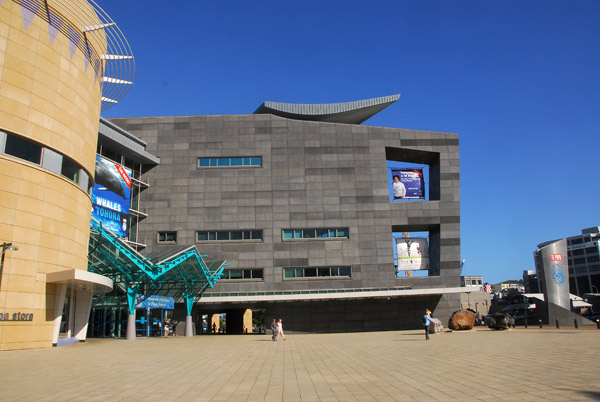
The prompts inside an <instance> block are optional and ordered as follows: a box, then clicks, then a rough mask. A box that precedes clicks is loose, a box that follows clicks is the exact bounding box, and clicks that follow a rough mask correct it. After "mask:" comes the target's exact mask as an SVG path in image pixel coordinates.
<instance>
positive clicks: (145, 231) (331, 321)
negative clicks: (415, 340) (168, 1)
mask: <svg viewBox="0 0 600 402" xmlns="http://www.w3.org/2000/svg"><path fill="white" fill-rule="evenodd" d="M0 23H1V24H2V25H0V28H1V29H0V37H1V38H2V44H3V47H2V48H1V49H0V65H1V67H2V68H1V69H0V116H1V117H2V119H0V120H1V121H2V123H1V124H0V182H1V183H2V186H0V242H1V252H2V254H1V259H0V350H9V349H23V348H37V347H49V346H51V345H54V346H56V345H60V344H61V341H63V344H67V343H64V341H65V340H73V341H83V340H85V339H86V337H87V336H125V335H126V336H127V337H128V339H132V337H133V338H135V336H140V333H139V331H147V333H150V327H149V326H148V324H146V327H145V328H142V329H140V328H138V327H139V326H140V324H139V322H136V321H144V319H145V320H146V321H148V320H151V319H154V318H152V317H150V315H148V316H147V317H145V318H143V317H141V318H142V319H141V320H137V318H140V317H138V315H136V314H139V312H137V311H136V309H137V307H136V297H140V296H141V297H149V296H153V295H157V296H165V297H167V298H169V297H170V298H172V299H173V300H174V301H175V318H177V319H178V320H180V321H183V320H184V319H185V334H186V335H191V334H192V326H194V328H193V329H194V330H195V333H199V332H201V331H202V330H203V320H204V317H207V316H208V317H210V321H211V322H212V323H217V324H218V323H219V320H218V317H219V316H221V315H222V314H223V313H225V314H226V315H227V332H229V333H232V332H233V333H240V332H242V331H244V332H245V331H247V330H248V329H249V326H251V325H252V324H251V314H252V312H255V313H256V312H261V313H263V314H264V316H265V317H267V318H271V317H282V318H283V319H284V320H285V322H286V329H287V330H291V331H319V332H332V331H362V330H392V329H404V328H415V327H417V326H418V325H419V322H420V319H419V317H420V316H421V315H422V313H423V311H424V310H425V308H429V309H430V310H433V311H434V316H436V317H438V318H440V319H442V321H445V320H446V319H447V318H448V317H449V316H450V314H451V313H452V312H453V311H454V310H456V309H458V308H459V305H460V293H461V292H462V291H464V288H461V287H460V197H459V196H460V193H459V188H460V186H459V156H458V136H457V135H456V134H448V133H437V132H426V131H415V130H404V129H395V128H386V127H371V126H367V125H363V124H362V123H363V122H364V121H365V120H367V119H369V118H370V117H372V116H373V115H374V114H375V113H377V112H379V111H381V110H382V109H384V108H386V107H388V106H390V105H391V104H393V103H394V102H396V101H397V100H398V98H399V96H398V95H393V96H386V97H381V98H374V99H368V100H363V101H356V102H347V103H338V104H325V105H324V104H313V105H297V104H283V103H274V102H265V103H263V104H262V105H261V106H260V107H259V108H258V109H257V110H256V111H255V112H254V113H253V114H248V115H229V116H185V117H146V118H139V117H131V118H123V119H112V120H111V121H108V120H105V119H101V118H100V112H101V111H102V110H106V109H107V108H109V107H111V106H112V105H114V104H116V103H117V102H118V101H119V100H120V99H121V98H122V97H123V96H124V95H125V94H126V93H127V90H128V88H129V87H130V86H131V83H132V80H133V71H134V65H133V56H132V53H131V49H130V48H129V45H128V44H127V41H126V40H125V38H124V37H123V36H122V33H121V32H120V30H119V29H118V27H117V26H116V24H115V23H114V22H113V21H112V20H111V19H110V17H109V16H108V15H106V13H104V11H103V10H102V9H100V8H99V7H98V6H97V5H96V4H95V3H94V2H91V1H90V2H88V1H60V0H55V1H38V0H27V1H17V0H6V1H0ZM155 155H156V156H155ZM159 157H160V158H159ZM99 165H108V166H112V167H113V168H115V169H116V170H117V171H118V172H120V173H121V174H122V177H123V179H124V180H125V181H127V183H128V187H129V192H130V194H129V196H130V198H129V199H127V201H126V203H127V204H129V205H128V207H127V209H128V214H126V215H123V216H121V215H119V218H120V219H121V225H122V229H123V231H122V232H121V233H119V231H118V226H119V225H116V229H117V230H116V232H115V231H114V230H113V231H111V230H109V229H110V228H108V227H106V226H103V224H102V223H99V222H98V221H96V220H95V219H94V218H93V216H92V211H93V210H94V209H95V208H96V204H95V202H96V201H97V197H96V195H95V194H94V187H97V186H98V184H99V183H101V182H102V181H103V180H104V179H105V178H103V177H102V175H99V174H98V171H97V169H98V166H99ZM399 166H400V167H405V168H406V169H405V170H406V171H409V170H410V171H413V170H414V172H413V173H414V174H416V175H417V176H419V175H420V176H425V177H423V180H422V182H423V184H422V185H419V186H418V187H419V189H420V190H422V194H421V195H417V196H414V197H405V196H404V195H403V196H401V197H395V196H393V194H392V193H393V191H392V180H393V179H392V176H393V172H394V170H393V168H398V167H399ZM415 172H416V173H415ZM423 173H424V174H423ZM104 183H105V184H103V186H104V187H102V188H101V189H100V190H101V191H105V190H107V188H106V187H111V185H110V184H111V183H108V184H106V182H104ZM124 199H125V198H124ZM107 205H112V204H110V202H109V204H107ZM124 205H125V204H124ZM111 214H112V213H111ZM113 215H115V214H113ZM115 216H116V215H115ZM90 222H91V228H90ZM399 234H400V235H399ZM399 236H401V239H400V240H398V238H399ZM394 242H395V243H394ZM402 245H404V247H405V250H408V256H409V259H411V261H412V260H414V259H415V258H416V253H419V260H421V255H420V253H421V251H425V249H427V251H428V253H427V256H426V260H427V264H426V266H425V265H423V266H422V268H418V269H419V270H420V271H419V272H420V273H421V275H412V273H413V272H416V271H410V269H413V268H410V269H409V270H402V267H401V266H400V265H401V264H400V263H399V262H400V261H401V262H402V263H404V262H406V261H405V260H404V259H405V258H406V257H405V256H403V257H400V256H399V252H400V249H401V246H402ZM411 245H412V246H414V247H413V248H412V250H413V251H414V252H413V255H412V257H411V256H410V250H411V247H412V246H411ZM207 255H208V256H210V258H211V259H213V260H212V261H204V257H206V256H207ZM423 256H424V254H423ZM423 260H425V258H423ZM403 266H404V265H403ZM175 268H176V269H175ZM422 274H424V275H422ZM217 281H218V282H217ZM103 294H105V295H107V297H102V296H101V295H103ZM148 311H150V309H148ZM164 314H165V313H164V312H162V313H161V315H160V317H164ZM89 323H91V324H92V325H89ZM108 323H111V324H108ZM180 328H181V327H180ZM142 335H143V334H142Z"/></svg>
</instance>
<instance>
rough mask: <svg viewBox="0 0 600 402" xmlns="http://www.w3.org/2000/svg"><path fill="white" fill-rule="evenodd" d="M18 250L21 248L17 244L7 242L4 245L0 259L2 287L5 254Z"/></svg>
mask: <svg viewBox="0 0 600 402" xmlns="http://www.w3.org/2000/svg"><path fill="white" fill-rule="evenodd" d="M18 249H19V246H17V245H16V244H12V243H6V242H4V243H2V257H0V287H1V286H2V269H3V268H4V254H5V253H6V252H7V251H8V250H14V251H17V250H18Z"/></svg>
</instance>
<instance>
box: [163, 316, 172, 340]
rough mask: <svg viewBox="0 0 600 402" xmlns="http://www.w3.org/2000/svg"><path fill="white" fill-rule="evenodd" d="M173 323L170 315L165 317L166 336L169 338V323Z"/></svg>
mask: <svg viewBox="0 0 600 402" xmlns="http://www.w3.org/2000/svg"><path fill="white" fill-rule="evenodd" d="M170 324H171V320H170V319H169V317H165V327H164V331H165V333H164V337H165V338H168V337H169V329H170V328H169V325H170Z"/></svg>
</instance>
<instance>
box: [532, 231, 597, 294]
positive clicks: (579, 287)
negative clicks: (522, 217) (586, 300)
mask: <svg viewBox="0 0 600 402" xmlns="http://www.w3.org/2000/svg"><path fill="white" fill-rule="evenodd" d="M553 242H554V240H552V241H547V242H544V243H541V244H539V245H538V248H542V247H544V246H545V245H547V244H550V243H553ZM599 242H600V227H599V226H594V227H591V228H587V229H582V230H581V235H577V236H571V237H567V257H568V259H567V263H568V277H569V282H568V283H569V292H570V293H572V294H575V295H578V296H583V295H584V294H585V293H598V289H600V246H599ZM534 261H535V267H536V274H534V275H535V277H534V276H533V275H532V274H531V273H530V272H529V271H528V272H527V275H526V274H525V273H524V274H523V279H524V280H526V281H527V282H530V286H532V285H533V282H537V286H538V289H539V290H540V291H542V290H543V285H542V281H541V280H540V278H539V272H541V266H540V261H539V259H538V258H534Z"/></svg>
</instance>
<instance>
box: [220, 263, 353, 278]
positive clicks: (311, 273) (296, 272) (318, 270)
mask: <svg viewBox="0 0 600 402" xmlns="http://www.w3.org/2000/svg"><path fill="white" fill-rule="evenodd" d="M283 276H284V278H285V279H293V278H304V279H306V278H309V279H310V278H326V277H346V278H350V277H351V276H352V269H351V268H350V267H349V266H331V267H292V268H284V269H283ZM221 279H263V270H262V269H226V270H224V271H223V275H222V276H221Z"/></svg>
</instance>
